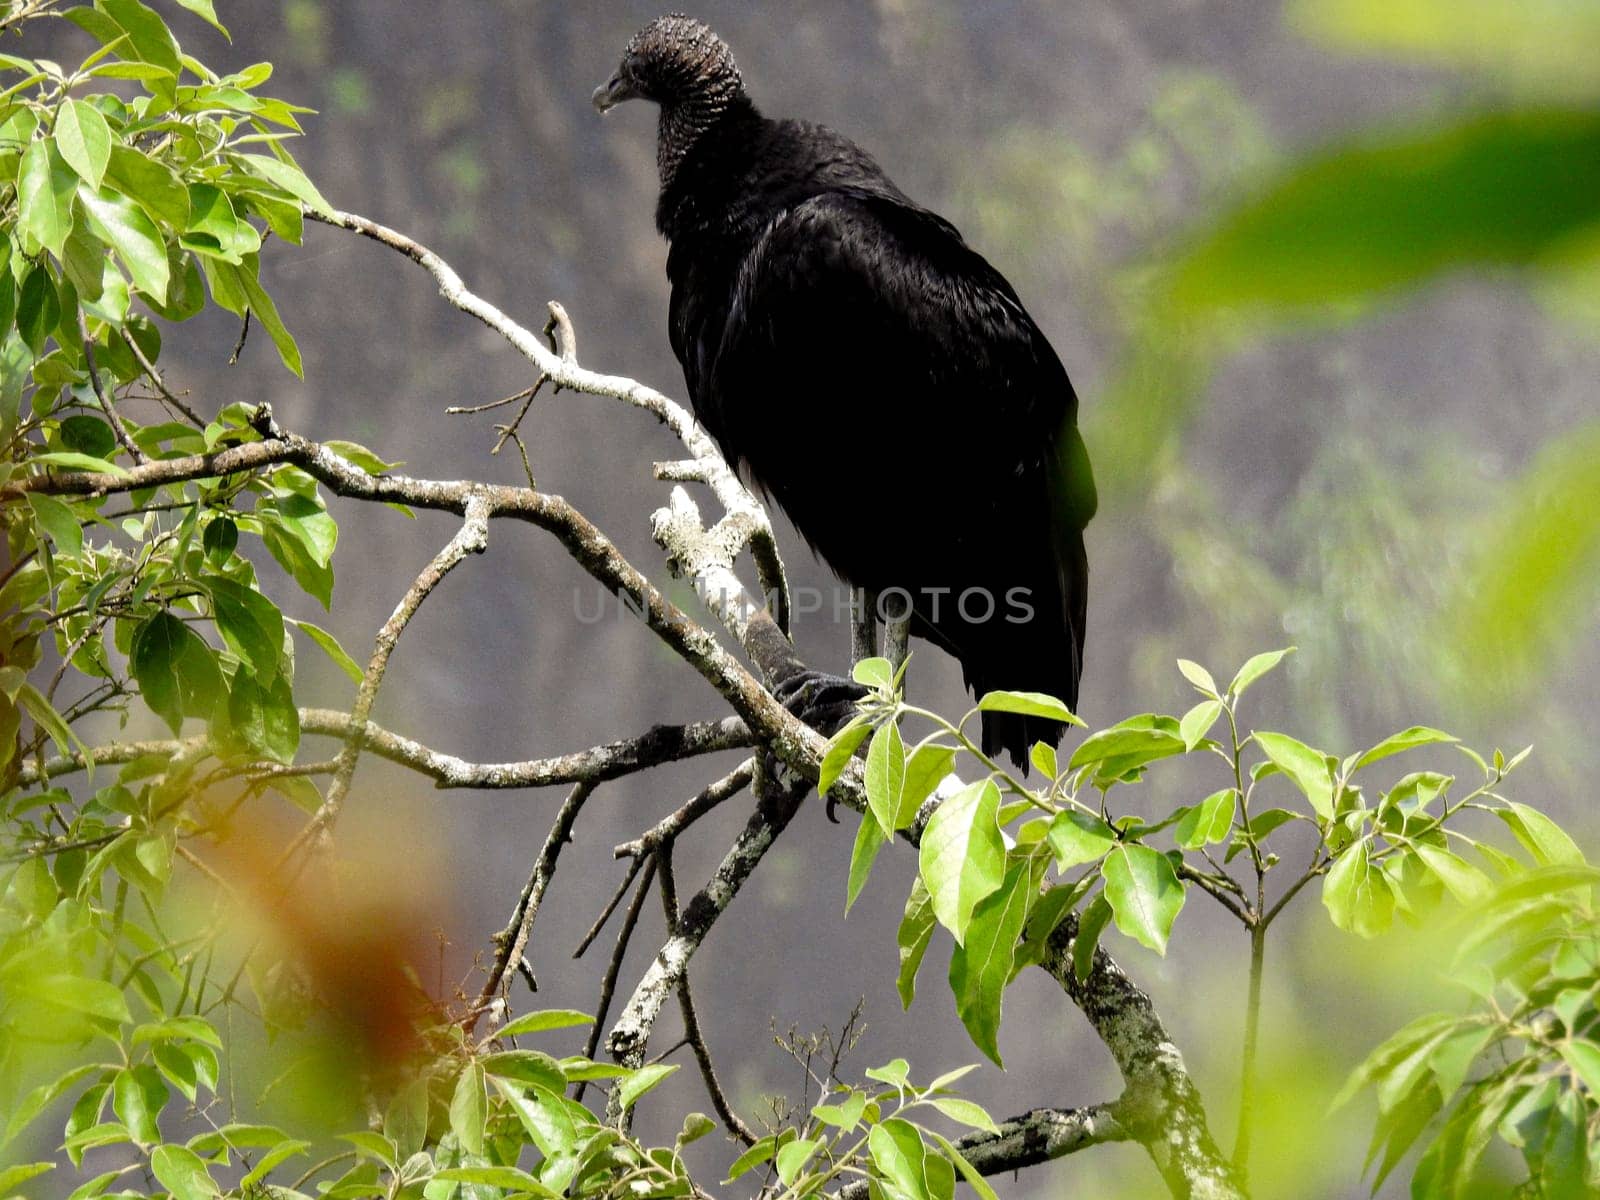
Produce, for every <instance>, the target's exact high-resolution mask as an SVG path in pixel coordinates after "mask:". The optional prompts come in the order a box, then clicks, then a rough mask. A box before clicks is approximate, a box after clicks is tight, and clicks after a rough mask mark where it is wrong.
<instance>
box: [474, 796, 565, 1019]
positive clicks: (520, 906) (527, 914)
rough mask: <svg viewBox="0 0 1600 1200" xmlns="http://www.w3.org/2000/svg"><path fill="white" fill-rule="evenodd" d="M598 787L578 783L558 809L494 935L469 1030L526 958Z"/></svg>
mask: <svg viewBox="0 0 1600 1200" xmlns="http://www.w3.org/2000/svg"><path fill="white" fill-rule="evenodd" d="M594 789H595V785H594V784H593V783H587V782H585V783H580V784H578V785H577V786H576V787H575V788H573V789H572V792H571V793H570V794H569V795H568V796H567V799H566V802H565V803H563V804H562V805H561V808H560V811H558V812H557V813H556V819H555V823H554V824H552V825H551V826H550V833H549V836H547V837H546V838H545V840H544V847H543V849H541V850H540V851H539V857H538V858H537V859H535V860H534V864H533V872H532V873H531V874H530V875H529V876H528V882H527V883H526V884H525V885H524V886H523V889H522V895H521V896H519V897H518V898H517V903H516V907H515V908H513V909H512V910H511V919H510V920H509V921H507V922H506V927H505V928H504V929H502V930H501V931H500V932H499V933H497V934H495V936H494V944H495V948H496V954H495V959H494V965H493V966H492V967H491V968H490V969H489V978H488V979H486V980H484V984H483V991H481V992H480V993H479V994H478V999H477V1002H476V1003H475V1004H473V1006H472V1008H471V1009H470V1010H468V1012H467V1015H466V1018H465V1019H464V1020H463V1021H462V1023H461V1024H462V1028H463V1029H464V1030H465V1031H466V1032H467V1033H468V1034H471V1032H472V1028H473V1026H474V1025H476V1024H477V1023H478V1017H479V1016H480V1015H481V1014H482V1013H483V1012H484V1011H485V1010H486V1009H488V1007H489V1006H490V1005H491V1004H492V1003H493V1002H494V999H495V993H496V992H498V991H499V990H500V983H501V981H502V980H503V979H504V978H505V976H506V971H507V969H508V968H509V967H511V966H513V965H516V964H518V963H521V962H522V958H523V952H524V951H525V950H526V949H527V946H528V935H529V934H530V933H532V932H533V921H534V918H535V917H537V916H538V915H539V905H540V904H541V903H542V902H543V901H544V893H545V889H546V888H548V887H549V886H550V880H551V879H553V878H554V877H555V873H556V860H557V859H558V858H559V857H560V856H561V848H562V847H563V846H565V845H566V844H567V842H569V841H570V840H571V839H572V827H573V825H574V824H575V823H576V822H577V820H578V814H579V813H580V812H581V811H582V810H583V806H584V804H585V802H586V801H587V800H588V799H589V797H590V796H592V795H593V794H594Z"/></svg>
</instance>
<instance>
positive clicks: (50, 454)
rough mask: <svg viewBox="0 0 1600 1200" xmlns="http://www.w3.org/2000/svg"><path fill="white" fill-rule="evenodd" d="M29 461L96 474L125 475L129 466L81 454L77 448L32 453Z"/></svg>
mask: <svg viewBox="0 0 1600 1200" xmlns="http://www.w3.org/2000/svg"><path fill="white" fill-rule="evenodd" d="M28 461H29V462H30V463H42V464H43V465H45V466H47V467H62V468H64V469H66V470H68V471H88V472H90V473H91V474H94V475H124V476H125V475H127V473H128V471H127V468H125V467H119V466H118V465H117V464H116V463H114V462H108V461H107V460H106V459H103V458H95V457H94V456H93V455H90V454H79V453H78V452H77V451H76V450H47V451H46V452H44V453H43V454H34V455H30V456H29V458H28Z"/></svg>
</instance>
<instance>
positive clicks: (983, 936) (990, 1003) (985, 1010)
mask: <svg viewBox="0 0 1600 1200" xmlns="http://www.w3.org/2000/svg"><path fill="white" fill-rule="evenodd" d="M1037 889H1038V883H1037V876H1036V875H1035V874H1034V873H1033V871H1032V863H1031V861H1030V860H1029V859H1026V858H1021V859H1018V860H1017V861H1016V862H1015V863H1014V864H1012V866H1011V868H1010V870H1008V871H1007V872H1006V874H1005V878H1004V880H1003V881H1002V882H1001V884H1000V887H999V889H998V890H997V891H995V892H994V893H993V894H992V895H990V896H988V897H986V898H985V899H984V900H983V902H982V903H980V904H979V905H978V907H977V908H976V909H975V910H974V911H973V914H972V921H971V922H970V923H969V924H968V926H967V936H966V940H965V942H963V943H961V944H960V945H958V946H956V948H955V952H954V953H953V954H952V955H951V957H950V991H951V992H952V993H953V994H954V995H955V999H956V1013H957V1014H958V1015H959V1016H960V1017H961V1023H962V1024H963V1025H965V1026H966V1029H967V1034H968V1036H970V1037H971V1038H972V1043H973V1045H975V1046H977V1047H978V1049H980V1050H982V1051H983V1052H984V1053H985V1054H986V1055H988V1056H989V1058H991V1059H992V1060H993V1061H994V1063H995V1065H996V1066H999V1067H1004V1066H1005V1064H1004V1063H1002V1062H1001V1061H1000V1045H999V1034H1000V1007H1001V1000H1002V997H1003V995H1004V992H1005V988H1006V984H1008V983H1010V982H1011V964H1012V962H1013V960H1014V956H1015V954H1016V950H1017V940H1018V939H1019V938H1021V936H1022V927H1023V925H1024V923H1025V922H1026V921H1027V917H1028V906H1029V904H1030V903H1031V902H1032V900H1033V897H1034V896H1035V895H1036V894H1037Z"/></svg>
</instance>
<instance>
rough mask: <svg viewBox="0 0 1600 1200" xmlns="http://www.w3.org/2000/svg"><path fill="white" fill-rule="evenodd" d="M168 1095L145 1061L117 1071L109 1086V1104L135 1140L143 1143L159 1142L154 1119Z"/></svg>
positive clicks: (156, 1072)
mask: <svg viewBox="0 0 1600 1200" xmlns="http://www.w3.org/2000/svg"><path fill="white" fill-rule="evenodd" d="M169 1095H170V1093H169V1092H168V1091H167V1085H166V1084H165V1083H164V1082H162V1079H161V1073H160V1072H159V1071H157V1070H156V1069H155V1068H154V1067H152V1066H149V1065H147V1064H146V1065H141V1066H137V1067H129V1068H125V1069H124V1070H121V1071H118V1072H117V1078H116V1082H115V1083H113V1084H112V1087H111V1107H112V1108H113V1109H114V1110H115V1111H116V1114H117V1118H118V1119H119V1120H120V1121H121V1122H122V1123H123V1124H124V1125H126V1126H127V1127H128V1131H129V1132H130V1133H131V1134H132V1135H133V1138H134V1140H135V1141H136V1142H138V1143H139V1144H140V1145H142V1146H150V1145H155V1144H156V1143H158V1142H160V1141H161V1128H160V1125H159V1124H158V1123H157V1122H158V1121H159V1120H160V1117H161V1110H162V1109H163V1108H165V1107H166V1104H167V1099H168V1097H169Z"/></svg>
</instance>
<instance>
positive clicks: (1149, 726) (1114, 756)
mask: <svg viewBox="0 0 1600 1200" xmlns="http://www.w3.org/2000/svg"><path fill="white" fill-rule="evenodd" d="M1183 752H1184V746H1183V738H1181V737H1180V736H1179V735H1178V723H1177V722H1176V721H1174V720H1173V719H1172V718H1171V717H1161V716H1156V715H1155V714H1153V713H1144V714H1141V715H1139V716H1136V717H1129V718H1128V719H1127V720H1126V721H1119V722H1118V723H1117V724H1115V725H1113V726H1112V727H1111V728H1109V729H1102V730H1099V731H1098V732H1095V733H1091V734H1090V735H1089V736H1088V737H1086V738H1084V739H1083V741H1081V742H1079V743H1078V747H1077V749H1076V750H1074V751H1073V752H1072V758H1071V759H1069V760H1068V762H1067V767H1068V769H1069V770H1077V769H1078V768H1079V767H1082V766H1088V765H1090V764H1099V771H1098V772H1097V774H1096V777H1095V782H1096V784H1097V785H1101V784H1104V783H1109V782H1113V781H1115V780H1117V779H1121V778H1125V777H1127V776H1128V775H1129V774H1130V773H1131V772H1133V771H1136V770H1137V769H1138V768H1140V767H1143V766H1145V765H1147V764H1148V763H1152V762H1155V761H1156V760H1157V759H1161V758H1167V757H1169V756H1171V755H1174V754H1182V753H1183Z"/></svg>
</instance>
